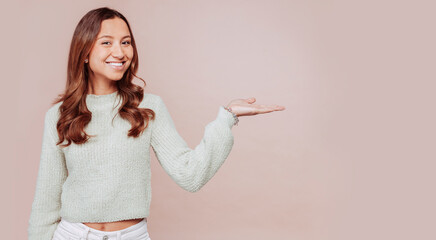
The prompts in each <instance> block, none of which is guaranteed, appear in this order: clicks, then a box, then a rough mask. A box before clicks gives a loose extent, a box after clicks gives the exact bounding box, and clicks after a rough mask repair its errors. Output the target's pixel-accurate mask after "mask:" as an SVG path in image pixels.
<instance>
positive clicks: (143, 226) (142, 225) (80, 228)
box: [59, 218, 147, 239]
mask: <svg viewBox="0 0 436 240" xmlns="http://www.w3.org/2000/svg"><path fill="white" fill-rule="evenodd" d="M59 225H60V227H63V228H65V229H74V231H76V232H77V233H81V234H82V235H83V236H82V237H84V238H86V237H87V236H88V235H89V234H92V235H96V237H103V236H107V237H108V238H115V239H120V237H121V236H125V235H131V234H135V233H136V232H137V231H145V232H147V222H146V221H145V218H144V219H142V221H140V222H139V223H137V224H135V225H132V226H130V227H128V228H124V229H121V230H118V231H100V230H97V229H94V228H90V227H88V226H86V225H85V224H83V223H80V222H78V223H72V222H69V221H67V220H65V219H64V218H62V219H61V221H60V223H59Z"/></svg>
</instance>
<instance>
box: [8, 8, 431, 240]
mask: <svg viewBox="0 0 436 240" xmlns="http://www.w3.org/2000/svg"><path fill="white" fill-rule="evenodd" d="M431 2H432V1H413V3H412V1H386V0H378V1H347V0H336V1H334V0H324V1H314V0H310V1H279V0H268V1H267V0H256V1H254V0H252V1H237V0H234V1H229V0H221V1H205V0H203V1H200V0H197V1H193V0H184V1H180V0H178V1H176V0H159V1H157V0H154V1H144V0H141V1H139V0H137V1H54V0H50V1H48V0H45V1H5V2H4V3H2V10H3V11H2V15H1V19H0V20H1V24H2V26H1V31H2V34H1V40H0V41H1V54H2V56H1V58H0V59H1V68H2V71H1V72H2V75H1V83H2V90H1V93H2V94H1V102H2V103H3V104H2V118H1V120H2V123H1V132H2V138H1V139H2V144H1V153H2V157H1V159H2V167H1V174H0V175H1V187H2V197H1V200H0V201H1V203H2V204H1V206H2V207H1V209H0V211H1V213H2V214H1V215H2V217H1V220H0V226H1V229H2V239H26V238H27V224H28V218H29V214H30V209H31V203H32V201H33V196H34V190H35V184H36V176H37V168H38V164H39V155H40V151H41V149H40V147H41V140H42V130H43V116H44V113H45V111H46V110H47V109H48V108H49V107H50V102H51V101H52V99H53V98H54V97H55V96H56V95H57V94H58V93H60V92H61V90H62V89H63V87H64V83H65V78H66V77H65V76H66V64H67V54H68V49H69V44H70V41H71V37H72V34H73V31H74V28H75V26H76V24H77V22H78V21H79V19H80V18H81V17H82V16H83V15H84V14H85V13H86V12H88V11H89V10H91V9H94V8H97V7H102V6H108V7H113V8H115V9H117V10H119V11H120V12H122V13H123V14H124V15H125V16H126V17H127V19H128V20H129V22H130V24H131V26H132V30H133V34H134V36H135V38H136V41H137V44H138V45H139V46H138V50H139V60H140V61H139V62H140V68H139V72H138V76H140V77H142V78H144V79H145V80H146V82H147V87H146V92H150V93H154V94H157V95H160V96H162V98H163V99H164V100H165V102H166V104H167V106H168V108H169V110H170V112H171V114H172V116H173V119H174V121H175V123H176V127H177V128H178V131H179V133H180V134H181V136H183V138H184V139H185V140H186V141H187V142H188V144H189V145H190V146H191V147H195V146H196V145H197V144H198V143H199V141H200V139H201V138H202V136H203V131H204V127H205V125H206V124H207V123H208V122H210V121H212V120H213V119H214V118H215V117H216V114H217V112H218V107H219V106H220V105H225V104H227V103H228V102H229V101H230V100H232V99H234V98H246V97H251V96H254V97H256V98H257V100H258V103H263V104H281V105H284V106H286V108H287V109H286V110H285V111H283V112H275V113H270V114H266V115H257V116H250V117H241V119H240V123H239V126H235V127H234V128H233V133H234V136H235V145H234V148H233V150H232V152H231V153H230V155H229V158H228V159H227V160H226V162H225V163H224V165H223V166H222V167H221V169H220V170H219V171H218V173H217V174H216V175H215V177H214V178H212V180H211V181H210V182H209V183H207V184H206V185H205V186H204V188H203V189H202V190H200V191H199V192H197V193H189V192H185V191H183V190H182V189H181V188H179V187H178V186H177V185H176V184H175V183H174V182H172V180H171V179H170V178H169V176H167V175H166V173H165V172H164V171H163V169H162V168H161V166H160V165H159V163H158V162H157V160H156V158H155V156H154V154H152V173H153V176H152V187H153V198H152V205H151V215H150V216H149V232H150V236H151V237H152V239H153V240H159V239H161V240H167V239H190V240H194V239H195V240H196V239H211V240H218V239H253V240H254V239H259V240H260V239H308V240H309V239H317V240H318V239H319V240H324V239H335V240H338V239H344V240H345V239H347V240H348V239H353V240H359V239H365V240H366V239H435V238H436V234H435V233H434V226H435V224H436V220H435V214H436V211H435V210H436V208H435V206H434V203H435V200H436V199H435V187H434V183H435V177H434V176H433V175H434V170H435V164H434V161H435V159H436V157H435V153H434V148H435V142H436V141H435V127H434V123H435V98H434V92H435V84H434V81H435V79H436V78H435V71H434V69H435V52H436V51H435V47H434V44H435V40H436V39H435V31H434V23H435V20H436V19H435V16H434V9H435V6H434V5H435V4H432V3H431ZM432 147H433V149H432Z"/></svg>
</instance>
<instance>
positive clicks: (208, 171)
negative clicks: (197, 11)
mask: <svg viewBox="0 0 436 240" xmlns="http://www.w3.org/2000/svg"><path fill="white" fill-rule="evenodd" d="M61 103H62V102H60V103H57V104H55V105H53V106H52V107H50V108H49V109H48V110H47V112H46V113H45V119H44V132H43V138H42V151H41V157H40V162H39V169H38V175H37V179H36V190H35V195H34V199H33V203H32V210H31V213H30V218H29V227H28V237H29V240H51V239H52V238H53V234H54V232H55V230H56V228H57V225H58V224H59V222H60V220H61V218H64V219H66V220H68V221H70V222H114V221H120V220H127V219H136V218H145V217H148V216H149V208H150V202H151V171H150V146H151V148H152V149H153V151H154V153H155V155H156V157H157V159H158V161H159V164H160V165H161V166H162V167H163V169H164V170H165V172H166V173H167V174H168V175H169V176H170V177H171V178H172V179H173V180H174V181H175V182H176V183H177V184H178V185H179V186H180V187H182V188H183V189H185V190H186V191H189V192H196V191H198V190H199V189H200V188H202V187H203V186H204V185H205V184H206V183H207V182H208V181H209V180H210V179H211V178H212V177H213V176H214V175H215V173H216V172H217V171H218V169H219V168H220V167H221V165H222V164H223V163H224V161H225V159H226V158H227V157H228V155H229V153H230V151H231V149H232V146H233V142H234V139H233V134H232V131H231V129H232V127H233V125H234V124H235V119H234V117H233V115H232V114H231V113H230V112H228V111H227V110H225V109H224V107H223V106H220V107H219V109H218V114H217V117H216V119H215V120H213V121H211V122H209V123H208V124H207V125H206V126H205V131H204V136H203V138H202V140H201V142H200V143H199V144H198V145H197V146H196V147H195V148H194V149H191V148H189V147H188V145H187V143H186V142H185V141H184V139H183V138H182V137H181V136H180V135H179V133H178V132H177V130H176V127H175V125H174V122H173V120H172V118H171V116H170V113H169V111H168V109H167V107H166V105H165V104H164V102H163V100H162V98H161V97H160V96H157V95H154V94H150V93H144V98H143V100H142V102H141V103H140V105H139V107H140V108H150V109H153V111H155V113H156V118H155V120H150V122H149V126H148V127H147V128H146V129H145V130H144V132H143V133H142V134H141V135H140V136H139V137H137V138H134V137H128V136H127V133H128V131H129V129H130V128H131V125H130V122H129V121H127V120H124V119H122V118H121V117H120V116H119V114H117V112H118V109H119V107H120V105H121V98H120V96H119V95H118V92H117V91H116V92H114V93H111V94H106V95H93V94H88V95H87V96H86V105H87V107H88V109H89V110H90V111H91V112H92V119H91V122H90V123H89V124H88V125H87V126H86V127H85V128H84V130H85V131H86V133H87V134H89V135H97V136H95V137H91V138H90V139H89V140H88V142H86V143H85V144H74V142H72V144H71V145H70V146H68V147H65V148H62V147H60V146H59V145H56V142H57V141H58V139H59V138H58V134H57V131H56V123H57V121H58V119H59V111H58V110H59V106H60V105H61ZM64 143H66V140H65V141H64Z"/></svg>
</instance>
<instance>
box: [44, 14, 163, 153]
mask: <svg viewBox="0 0 436 240" xmlns="http://www.w3.org/2000/svg"><path fill="white" fill-rule="evenodd" d="M117 17H118V18H121V19H122V20H124V22H126V24H127V26H128V28H129V32H130V36H131V44H132V47H133V54H134V55H133V59H132V61H131V64H130V66H129V68H128V70H127V71H126V72H125V73H124V75H123V77H122V78H121V79H120V80H118V81H116V86H117V88H118V93H117V94H118V95H119V96H120V97H121V99H122V102H121V105H120V107H119V110H118V114H119V115H120V117H121V118H123V119H126V120H128V121H129V122H130V124H131V125H132V128H131V129H130V130H129V131H128V134H127V136H129V137H138V136H139V135H140V134H141V133H142V132H143V131H144V130H145V129H146V128H147V127H148V125H149V121H150V120H153V119H154V118H155V112H154V111H153V110H152V109H147V108H138V106H139V104H140V102H141V101H142V99H143V97H144V88H145V85H146V83H145V81H144V79H142V78H140V77H137V76H136V75H135V74H136V72H137V71H138V52H137V48H136V43H135V38H134V37H133V34H132V30H131V28H130V25H129V22H128V21H127V19H126V18H125V17H124V16H123V15H122V14H121V13H119V12H118V11H116V10H114V9H110V8H107V7H103V8H97V9H94V10H91V11H89V12H88V13H87V14H86V15H85V16H83V17H82V19H81V20H80V21H79V23H78V24H77V26H76V29H75V31H74V35H73V38H72V40H71V45H70V52H69V56H68V67H67V82H66V86H65V90H64V92H63V93H62V94H59V95H58V97H57V98H56V99H55V101H54V102H53V104H56V103H59V102H62V104H61V105H60V106H59V113H60V117H59V120H58V122H57V125H56V127H57V132H58V136H59V141H58V142H57V144H56V145H59V144H61V143H62V142H64V140H66V141H67V143H66V144H64V145H60V146H61V147H66V146H69V145H70V144H71V142H74V143H75V144H83V143H85V142H87V141H88V139H89V138H90V137H92V136H93V135H88V134H87V133H86V132H85V130H84V128H85V127H86V126H87V124H88V123H89V122H90V121H91V118H92V113H91V112H90V111H89V110H88V108H87V106H86V96H87V94H88V81H89V71H90V69H89V65H85V59H86V58H87V56H88V55H89V53H90V51H91V49H92V47H93V45H94V43H95V42H96V38H97V35H98V33H99V32H100V27H101V23H102V22H103V21H104V20H106V19H113V18H117ZM133 77H136V78H138V79H141V81H142V82H143V83H144V87H141V86H138V85H136V84H134V83H133V82H132V80H133Z"/></svg>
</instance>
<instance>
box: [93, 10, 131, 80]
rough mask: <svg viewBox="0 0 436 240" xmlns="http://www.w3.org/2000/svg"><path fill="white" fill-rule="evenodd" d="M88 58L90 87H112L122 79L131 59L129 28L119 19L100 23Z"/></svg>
mask: <svg viewBox="0 0 436 240" xmlns="http://www.w3.org/2000/svg"><path fill="white" fill-rule="evenodd" d="M88 58H89V68H90V70H91V71H90V81H91V84H92V85H113V84H114V83H115V82H113V81H118V80H120V79H121V78H122V77H123V75H124V73H125V72H126V71H127V69H128V68H129V66H130V63H131V61H132V58H133V47H132V45H131V37H130V32H129V28H128V26H127V24H126V23H125V22H124V21H123V20H122V19H121V18H113V19H106V20H104V21H103V22H102V23H101V28H100V32H99V33H98V35H97V40H96V42H95V43H94V46H93V47H92V49H91V52H90V53H89V57H88Z"/></svg>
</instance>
